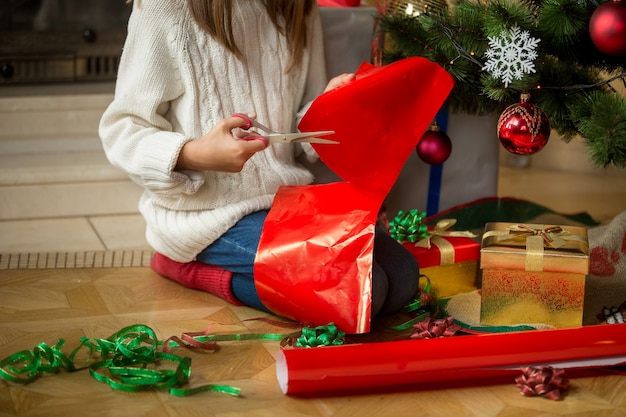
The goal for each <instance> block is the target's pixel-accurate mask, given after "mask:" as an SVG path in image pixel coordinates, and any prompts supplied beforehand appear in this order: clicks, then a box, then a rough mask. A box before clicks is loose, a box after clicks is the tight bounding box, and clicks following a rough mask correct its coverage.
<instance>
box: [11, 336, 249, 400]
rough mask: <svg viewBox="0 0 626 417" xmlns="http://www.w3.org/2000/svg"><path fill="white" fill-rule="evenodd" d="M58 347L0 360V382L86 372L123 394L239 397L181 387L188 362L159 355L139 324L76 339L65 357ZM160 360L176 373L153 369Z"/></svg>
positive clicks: (234, 391) (221, 388) (230, 390)
mask: <svg viewBox="0 0 626 417" xmlns="http://www.w3.org/2000/svg"><path fill="white" fill-rule="evenodd" d="M64 344H65V341H64V340H63V339H61V340H59V341H58V342H57V344H56V345H54V346H48V345H46V344H45V343H40V344H38V345H37V346H36V347H35V348H34V349H33V350H24V351H21V352H17V353H15V354H13V355H11V356H9V357H7V358H5V359H4V360H2V361H0V377H2V378H3V379H5V380H7V381H10V382H13V383H17V384H27V383H30V382H33V381H34V380H35V379H37V378H38V377H40V376H41V375H42V374H53V373H58V372H60V371H61V370H65V371H70V372H71V371H77V370H80V369H84V368H87V367H88V368H89V373H90V375H91V376H92V377H93V378H94V379H96V380H97V381H100V382H103V383H106V384H108V385H109V386H110V387H111V388H113V389H116V390H122V391H127V392H136V391H142V390H147V389H158V390H162V389H166V390H169V392H170V394H171V395H175V396H189V395H194V394H197V393H199V392H205V391H213V392H222V393H225V394H230V395H234V396H237V395H239V392H240V389H239V388H235V387H231V386H227V385H204V386H201V387H197V388H190V389H189V388H182V387H183V386H184V385H186V384H187V383H188V382H189V377H190V375H191V358H188V357H182V356H178V355H174V354H171V353H167V352H162V351H160V350H159V349H158V348H159V347H160V346H162V345H163V343H162V342H160V341H159V340H158V339H157V337H156V334H155V333H154V331H153V330H152V329H151V328H150V327H148V326H145V325H142V324H135V325H132V326H128V327H125V328H123V329H122V330H120V331H118V332H116V333H114V334H113V335H111V336H110V337H108V338H106V339H89V338H87V337H82V338H81V341H80V344H79V346H78V347H77V348H76V349H74V350H73V351H72V352H71V353H70V354H69V355H65V354H64V353H63V352H62V351H61V348H62V347H63V345H64ZM83 351H86V357H85V359H84V361H83V363H82V365H78V366H77V365H76V360H77V356H79V355H82V354H84V353H83ZM96 354H97V359H96ZM162 361H170V362H173V363H175V364H176V369H174V370H172V369H156V366H157V365H158V364H159V363H160V362H162Z"/></svg>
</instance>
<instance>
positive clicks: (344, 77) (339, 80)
mask: <svg viewBox="0 0 626 417" xmlns="http://www.w3.org/2000/svg"><path fill="white" fill-rule="evenodd" d="M352 80H354V74H353V73H344V74H340V75H337V76H335V77H333V78H331V80H330V81H329V82H328V84H327V85H326V88H325V89H324V92H327V91H330V90H332V89H335V88H337V87H339V86H341V85H343V84H345V83H347V82H350V81H352Z"/></svg>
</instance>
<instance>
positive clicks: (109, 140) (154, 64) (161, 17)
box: [99, 0, 204, 198]
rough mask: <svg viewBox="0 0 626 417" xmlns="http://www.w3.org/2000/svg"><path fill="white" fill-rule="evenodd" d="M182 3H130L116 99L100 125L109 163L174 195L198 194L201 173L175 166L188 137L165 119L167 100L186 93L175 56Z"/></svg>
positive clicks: (150, 186)
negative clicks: (131, 7)
mask: <svg viewBox="0 0 626 417" xmlns="http://www.w3.org/2000/svg"><path fill="white" fill-rule="evenodd" d="M181 4H184V2H181V1H167V0H152V1H147V2H146V1H142V2H134V9H133V12H132V14H131V17H130V19H129V24H128V35H127V38H126V42H125V45H124V51H123V53H122V57H121V60H120V66H119V70H118V79H117V82H116V87H115V97H114V99H113V102H112V103H111V104H110V105H109V107H108V108H107V110H106V111H105V112H104V114H103V116H102V119H101V121H100V127H99V133H100V137H101V140H102V143H103V147H104V150H105V153H106V155H107V158H108V159H109V161H110V162H111V163H112V164H113V165H115V166H117V167H118V168H120V169H122V170H123V171H125V172H126V173H127V174H128V175H129V177H130V178H131V179H132V180H133V181H135V182H136V183H138V184H139V185H141V186H143V187H144V188H146V189H147V190H149V191H150V192H153V193H156V194H162V195H167V196H169V197H174V198H175V197H176V196H177V195H180V194H191V193H194V192H196V191H197V190H198V188H199V187H200V185H202V183H203V181H204V179H203V176H202V174H201V173H199V172H178V171H175V170H174V167H175V165H176V161H177V160H178V155H179V153H180V150H181V148H182V147H183V145H184V144H185V143H186V142H187V141H189V140H191V138H189V137H186V136H185V135H184V134H182V133H179V132H175V130H174V127H173V125H172V122H171V120H170V118H168V117H167V115H168V111H169V110H170V103H171V102H172V101H173V100H176V99H177V98H178V97H180V96H181V95H182V94H183V93H184V86H183V83H182V81H181V76H180V69H179V64H180V59H179V58H178V57H179V56H180V55H181V51H183V50H184V42H185V39H184V37H183V33H184V31H183V28H184V24H185V23H184V21H183V19H181V16H182V12H181V10H180V7H181ZM177 8H178V10H176V9H177Z"/></svg>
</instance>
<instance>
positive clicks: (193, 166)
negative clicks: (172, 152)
mask: <svg viewBox="0 0 626 417" xmlns="http://www.w3.org/2000/svg"><path fill="white" fill-rule="evenodd" d="M245 124H246V121H245V120H243V119H242V118H241V117H228V118H225V119H222V120H220V121H219V122H218V123H217V124H216V125H215V126H214V127H213V129H211V130H210V131H209V132H208V133H207V134H206V135H204V136H202V137H201V138H198V139H196V140H191V141H189V142H187V143H185V145H184V146H183V147H182V149H181V150H180V154H179V155H178V161H177V163H176V169H177V170H185V169H189V170H194V171H224V172H239V171H241V170H242V169H243V166H244V164H245V163H246V162H247V161H248V159H250V157H252V155H254V154H255V153H257V152H259V151H262V150H263V149H265V143H264V142H263V141H262V140H238V139H236V138H235V137H234V136H233V133H232V130H233V129H236V128H238V127H241V126H243V125H245Z"/></svg>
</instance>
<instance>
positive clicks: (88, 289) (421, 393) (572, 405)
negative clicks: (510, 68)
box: [0, 167, 626, 417]
mask: <svg viewBox="0 0 626 417" xmlns="http://www.w3.org/2000/svg"><path fill="white" fill-rule="evenodd" d="M624 184H626V183H625V182H624V176H623V175H621V174H620V175H618V176H616V177H607V176H605V175H595V174H580V175H576V174H572V173H562V172H551V171H545V170H535V169H521V170H520V169H515V168H508V167H503V168H502V169H501V172H500V178H499V190H498V195H499V196H512V197H518V198H526V199H530V200H532V201H536V202H539V203H542V204H545V205H546V206H548V207H551V208H553V209H554V210H557V211H560V212H563V213H578V212H588V213H589V214H591V215H592V216H593V217H594V218H596V219H597V220H599V221H601V222H603V223H608V222H609V221H610V220H611V219H612V218H613V217H614V216H615V215H617V214H618V213H621V212H622V211H624V210H625V209H626V187H624ZM104 185H105V186H106V185H107V183H104ZM92 188H93V187H92ZM39 194H40V193H34V194H33V196H36V195H39ZM63 195H64V196H66V197H64V201H65V200H67V198H68V197H67V193H64V194H63ZM109 200H110V201H116V199H115V198H111V199H107V201H109ZM3 201H5V200H3ZM58 206H59V205H56V204H46V205H45V208H46V209H48V210H53V211H54V209H55V208H57V207H58ZM28 207H31V205H29V204H26V203H24V208H25V209H27V208H28ZM30 216H32V215H30ZM127 217H128V218H129V219H130V220H129V221H128V222H125V220H126V217H124V216H121V215H120V214H119V213H117V212H115V214H114V215H112V216H111V219H110V220H112V221H111V222H110V223H107V224H106V225H105V226H104V227H100V226H102V225H104V223H102V224H100V223H98V222H97V221H96V220H98V218H97V217H87V220H84V219H82V218H81V219H78V220H81V222H80V223H79V222H78V220H76V221H75V222H74V223H71V222H72V221H74V220H75V219H74V218H72V217H68V215H67V214H63V213H60V214H59V213H56V212H54V213H51V214H45V213H44V214H41V215H38V216H34V217H33V218H31V219H23V220H22V219H19V221H12V220H10V219H9V220H6V221H4V222H2V223H0V225H1V226H2V227H3V229H2V231H4V232H3V233H2V234H0V236H2V237H3V238H4V239H0V240H2V242H1V243H2V248H1V250H0V360H2V359H4V358H7V357H9V356H10V355H12V354H14V353H16V352H19V351H23V350H28V349H33V348H34V347H35V346H37V345H38V344H40V343H42V342H43V343H47V344H48V345H54V344H56V343H57V341H58V340H59V339H60V338H62V339H64V340H65V347H64V348H63V351H64V352H66V353H69V352H70V351H71V350H72V349H73V348H74V347H76V346H77V345H78V343H79V341H80V338H81V337H82V336H87V337H89V338H107V337H109V336H110V335H112V334H113V333H114V332H116V331H118V330H120V329H121V328H123V327H124V326H128V325H132V324H139V323H141V324H145V325H148V326H150V327H151V328H152V329H154V331H155V332H156V334H157V336H158V338H159V339H160V340H164V339H166V338H169V337H170V336H180V335H181V334H182V333H184V332H191V331H203V330H205V329H207V328H208V327H209V326H211V331H212V332H214V333H220V334H221V333H229V334H233V333H235V334H236V333H255V334H256V333H268V332H277V333H286V332H289V331H292V330H291V329H285V328H283V327H277V326H274V325H272V324H269V323H266V322H264V321H262V320H250V319H258V318H262V317H267V316H264V315H263V314H262V313H259V312H258V311H256V310H253V309H250V308H247V307H234V306H231V305H229V304H227V303H226V302H225V301H223V300H221V299H218V298H216V297H213V296H211V295H209V294H205V293H201V292H198V291H194V290H190V289H186V288H182V287H181V286H179V285H177V284H175V283H173V282H170V281H168V280H166V279H164V278H162V277H160V276H158V275H157V274H155V273H154V272H152V271H151V270H150V269H149V267H148V265H149V259H150V251H149V249H146V247H145V241H144V240H143V239H144V238H143V228H144V226H143V223H142V221H141V218H140V217H139V215H138V214H137V213H136V212H132V213H128V216H127ZM40 219H43V220H40ZM76 224H78V225H79V226H80V225H90V226H91V227H83V228H81V227H77V226H76ZM133 225H136V227H135V226H133ZM46 226H50V229H49V230H50V232H49V233H45V234H42V232H41V231H42V230H47V229H44V227H46ZM94 230H95V231H96V232H97V235H96V237H93V236H94ZM68 231H70V233H68ZM81 233H84V235H82V234H81ZM81 236H84V239H83V240H78V238H79V237H81ZM114 238H115V239H114ZM28 239H30V240H28ZM94 242H95V243H94ZM79 248H83V249H82V251H81V250H79ZM7 253H8V254H12V256H8V257H7V256H2V255H4V254H7ZM279 349H280V347H279V343H278V342H276V341H271V342H270V341H238V342H222V343H220V349H219V350H218V351H216V352H214V353H197V352H191V351H188V350H185V349H178V350H175V353H177V354H180V355H184V356H190V357H191V358H192V372H191V378H190V381H189V385H190V387H197V386H201V385H204V384H209V383H213V384H226V385H231V386H234V387H237V388H240V389H241V395H240V396H239V397H234V396H230V395H227V394H223V393H213V392H204V393H200V394H197V395H195V396H191V397H175V396H172V395H170V394H169V393H167V392H163V391H147V392H140V393H127V392H121V391H115V390H113V389H111V388H110V387H109V386H107V385H106V384H103V383H101V382H98V381H96V380H95V379H93V378H92V377H91V376H90V374H89V372H88V371H87V370H82V371H78V372H73V373H68V372H60V373H58V374H55V375H46V376H43V377H41V378H39V379H38V380H36V381H34V382H32V383H30V384H28V385H16V384H12V383H7V382H5V381H0V417H5V416H37V417H40V416H45V417H56V416H59V417H61V416H62V417H67V416H77V415H81V416H126V415H128V416H133V417H143V416H158V417H170V416H172V417H173V416H181V417H182V416H184V417H194V416H228V417H235V416H271V417H276V416H283V415H290V416H324V417H331V416H351V417H352V416H363V417H367V416H377V417H384V416H394V417H401V416H411V417H414V416H419V417H428V416H442V417H450V416H454V417H464V416H481V417H483V416H484V417H491V416H493V417H496V416H497V417H513V416H541V417H551V416H575V417H582V416H589V417H626V376H622V375H607V374H604V373H598V374H597V376H589V377H584V378H576V379H572V380H571V386H570V389H569V391H568V393H567V394H566V395H565V396H564V398H563V399H562V400H560V401H552V400H549V399H546V398H541V397H534V398H529V397H524V396H522V395H520V393H519V389H518V388H517V387H516V386H515V383H514V381H513V380H510V381H504V382H503V383H501V384H499V385H486V386H481V385H483V383H482V382H481V381H476V385H475V386H460V387H454V388H453V387H452V386H439V387H437V389H423V388H419V389H417V388H412V387H405V388H404V389H398V390H391V391H390V390H384V391H383V390H381V391H379V392H367V393H361V394H358V395H345V394H338V395H336V396H325V397H313V398H301V397H294V396H287V395H284V394H283V393H282V392H281V390H280V388H279V385H278V383H277V378H276V366H275V359H276V357H277V353H278V352H279ZM419 354H420V353H419V352H416V355H419ZM423 360H425V361H427V360H428V358H427V357H424V358H423Z"/></svg>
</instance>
